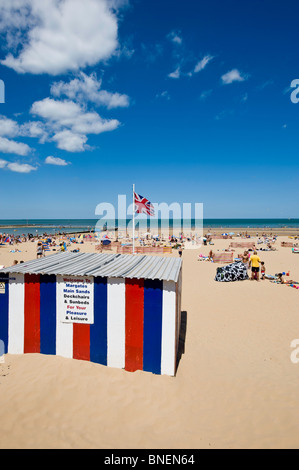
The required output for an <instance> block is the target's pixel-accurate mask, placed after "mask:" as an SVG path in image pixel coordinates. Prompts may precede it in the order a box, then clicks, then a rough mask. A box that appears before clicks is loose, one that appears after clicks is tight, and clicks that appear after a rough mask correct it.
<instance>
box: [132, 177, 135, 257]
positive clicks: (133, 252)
mask: <svg viewBox="0 0 299 470" xmlns="http://www.w3.org/2000/svg"><path fill="white" fill-rule="evenodd" d="M132 254H133V255H135V184H133V248H132Z"/></svg>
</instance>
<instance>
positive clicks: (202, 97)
mask: <svg viewBox="0 0 299 470" xmlns="http://www.w3.org/2000/svg"><path fill="white" fill-rule="evenodd" d="M212 92H213V90H204V91H203V92H202V93H201V95H200V97H199V99H200V100H201V101H204V100H206V99H207V98H208V96H210V95H211V93H212Z"/></svg>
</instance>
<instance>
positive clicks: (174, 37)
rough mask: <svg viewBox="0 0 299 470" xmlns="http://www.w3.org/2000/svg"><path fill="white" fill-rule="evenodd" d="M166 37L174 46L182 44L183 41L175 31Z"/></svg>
mask: <svg viewBox="0 0 299 470" xmlns="http://www.w3.org/2000/svg"><path fill="white" fill-rule="evenodd" d="M167 37H168V39H170V41H172V42H173V43H175V44H179V45H180V44H182V42H183V39H182V37H181V36H180V33H179V32H176V31H171V33H169V34H168V36H167Z"/></svg>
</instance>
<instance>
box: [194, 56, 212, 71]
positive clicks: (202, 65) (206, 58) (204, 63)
mask: <svg viewBox="0 0 299 470" xmlns="http://www.w3.org/2000/svg"><path fill="white" fill-rule="evenodd" d="M213 59H214V57H213V56H211V55H206V56H204V58H203V59H201V60H200V61H199V62H198V63H197V64H196V66H195V68H194V73H198V72H200V71H201V70H203V69H204V68H205V67H206V66H207V65H208V63H209V62H211V60H213Z"/></svg>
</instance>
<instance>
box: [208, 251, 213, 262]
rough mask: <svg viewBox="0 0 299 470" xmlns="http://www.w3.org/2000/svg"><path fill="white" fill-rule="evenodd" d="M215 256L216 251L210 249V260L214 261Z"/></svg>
mask: <svg viewBox="0 0 299 470" xmlns="http://www.w3.org/2000/svg"><path fill="white" fill-rule="evenodd" d="M213 257H214V253H213V251H212V250H210V253H209V261H213Z"/></svg>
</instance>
